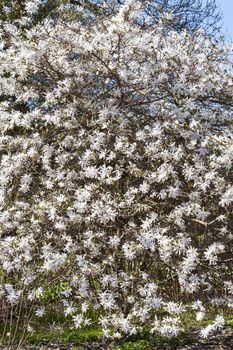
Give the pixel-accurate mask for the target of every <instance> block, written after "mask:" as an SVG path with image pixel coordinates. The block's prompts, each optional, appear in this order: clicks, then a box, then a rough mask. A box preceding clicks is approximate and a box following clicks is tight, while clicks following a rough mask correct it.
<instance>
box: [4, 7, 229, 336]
mask: <svg viewBox="0 0 233 350" xmlns="http://www.w3.org/2000/svg"><path fill="white" fill-rule="evenodd" d="M37 2H38V1H37ZM37 2H35V3H37ZM33 3H34V2H33ZM33 6H35V4H34V5H33ZM100 6H105V4H103V5H100ZM27 8H28V11H29V12H34V11H36V8H34V7H32V2H31V1H29V2H28V5H27ZM143 16H144V11H143V2H142V1H136V0H129V1H125V3H124V4H123V5H121V6H119V7H118V8H117V11H115V12H114V13H111V12H109V15H108V16H104V17H102V16H101V15H100V16H97V15H96V16H93V15H92V14H90V13H89V12H88V11H85V10H84V8H83V7H82V6H80V7H77V9H76V12H75V14H73V15H72V16H70V15H69V9H67V8H66V7H63V8H61V15H60V18H59V20H58V19H54V20H53V19H49V18H47V19H46V20H45V21H44V22H43V23H41V24H38V25H36V26H34V27H31V28H28V29H25V26H24V23H23V19H22V20H21V22H20V23H19V21H18V22H17V23H16V24H15V25H14V24H4V23H2V24H1V33H0V34H1V51H0V75H1V79H0V82H1V92H0V94H1V95H0V150H1V157H0V205H1V213H0V225H1V238H0V266H1V271H2V272H1V276H0V279H1V280H0V281H1V285H0V295H1V298H2V299H4V300H5V301H6V304H7V303H9V304H11V305H17V303H19V302H20V301H22V300H24V301H26V302H27V303H28V305H31V307H32V309H33V310H34V312H35V314H36V315H37V316H38V317H41V316H43V315H44V313H46V310H47V308H49V307H50V304H48V305H46V303H45V301H44V300H45V297H44V295H45V293H46V290H47V289H48V288H51V286H53V285H57V284H58V283H60V284H62V286H63V288H62V289H61V292H60V296H59V297H60V304H61V305H62V308H63V312H64V314H65V316H66V317H67V318H69V319H70V320H73V323H74V326H75V327H83V326H85V325H89V324H91V322H92V320H91V317H90V314H91V312H93V310H95V314H96V315H98V322H99V323H100V324H101V326H102V328H103V330H104V334H105V335H109V334H112V331H113V330H114V335H115V336H116V337H117V336H121V335H122V334H133V333H136V332H138V331H139V330H140V329H141V328H142V327H143V326H144V325H146V326H147V327H149V328H150V329H151V331H152V332H159V333H160V334H162V335H169V336H172V335H177V334H178V332H179V331H180V329H182V319H183V315H184V314H185V312H187V311H189V312H190V311H192V312H193V313H195V315H196V319H197V320H198V321H199V320H202V319H203V318H204V317H205V314H206V312H207V313H208V308H209V307H212V309H213V307H214V306H218V305H225V306H226V307H228V308H231V307H232V306H233V283H232V267H233V264H232V241H233V234H232V224H233V212H232V208H231V204H232V202H233V178H232V162H233V134H232V114H231V113H232V97H233V79H232V74H231V67H230V63H229V61H228V52H227V50H226V49H224V48H221V47H218V46H217V45H216V44H215V43H214V42H212V40H211V39H209V38H207V37H205V36H204V35H203V34H202V32H201V31H198V32H196V33H195V36H193V35H190V34H189V33H188V32H187V31H183V32H181V33H177V32H175V31H172V30H170V31H167V30H166V31H165V30H164V21H165V20H167V19H166V18H165V19H164V18H161V20H160V23H159V24H157V25H155V26H152V25H151V23H150V17H149V16H146V18H144V21H143V25H142V24H141V18H142V17H143ZM169 16H170V15H169ZM26 20H27V19H26ZM216 309H217V308H216ZM222 324H223V317H222V316H221V315H218V314H216V320H215V323H214V324H212V325H210V326H208V327H207V328H206V329H204V330H202V334H203V336H206V335H208V333H209V332H210V331H212V330H214V329H217V328H218V327H221V326H222Z"/></svg>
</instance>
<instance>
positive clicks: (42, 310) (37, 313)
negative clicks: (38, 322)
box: [35, 306, 45, 317]
mask: <svg viewBox="0 0 233 350" xmlns="http://www.w3.org/2000/svg"><path fill="white" fill-rule="evenodd" d="M35 314H36V316H38V317H42V316H44V314H45V308H44V307H43V306H42V307H40V308H39V309H37V310H36V312H35Z"/></svg>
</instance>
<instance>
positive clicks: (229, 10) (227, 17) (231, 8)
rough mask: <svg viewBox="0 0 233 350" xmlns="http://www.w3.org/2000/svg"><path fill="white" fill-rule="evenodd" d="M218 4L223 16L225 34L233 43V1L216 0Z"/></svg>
mask: <svg viewBox="0 0 233 350" xmlns="http://www.w3.org/2000/svg"><path fill="white" fill-rule="evenodd" d="M216 4H217V5H218V7H219V9H220V11H221V12H222V14H223V34H226V35H227V39H228V41H233V0H216Z"/></svg>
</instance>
